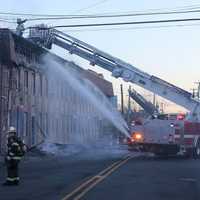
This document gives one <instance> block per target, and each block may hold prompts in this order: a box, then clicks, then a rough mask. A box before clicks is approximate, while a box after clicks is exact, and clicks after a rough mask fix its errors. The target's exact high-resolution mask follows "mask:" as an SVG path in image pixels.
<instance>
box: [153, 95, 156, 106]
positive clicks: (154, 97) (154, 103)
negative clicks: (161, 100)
mask: <svg viewBox="0 0 200 200" xmlns="http://www.w3.org/2000/svg"><path fill="white" fill-rule="evenodd" d="M153 105H154V106H155V107H156V94H155V93H153Z"/></svg>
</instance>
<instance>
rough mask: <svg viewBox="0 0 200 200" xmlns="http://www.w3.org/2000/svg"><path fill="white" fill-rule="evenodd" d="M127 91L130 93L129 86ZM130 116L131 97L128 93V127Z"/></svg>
mask: <svg viewBox="0 0 200 200" xmlns="http://www.w3.org/2000/svg"><path fill="white" fill-rule="evenodd" d="M128 90H129V91H131V86H130V85H129V89H128ZM130 114H131V97H130V94H129V93H128V115H127V122H128V125H129V124H130Z"/></svg>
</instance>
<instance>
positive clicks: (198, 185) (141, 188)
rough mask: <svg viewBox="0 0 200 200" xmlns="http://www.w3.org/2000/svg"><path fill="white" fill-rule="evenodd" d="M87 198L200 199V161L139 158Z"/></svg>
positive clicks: (116, 172)
mask: <svg viewBox="0 0 200 200" xmlns="http://www.w3.org/2000/svg"><path fill="white" fill-rule="evenodd" d="M82 199H84V200H94V199H95V200H102V199H114V200H122V199H123V200H199V199H200V161H199V160H191V159H183V158H178V157H176V158H168V159H163V158H152V157H151V158H148V157H143V156H142V157H138V158H134V159H131V160H129V161H128V162H127V163H126V164H125V165H123V166H122V167H121V168H119V169H118V170H117V171H115V172H114V173H113V174H112V175H111V176H109V177H108V178H106V179H105V180H104V181H103V182H101V183H99V184H98V185H97V186H96V187H95V188H94V189H92V190H91V191H89V192H88V193H87V194H86V196H84V198H82Z"/></svg>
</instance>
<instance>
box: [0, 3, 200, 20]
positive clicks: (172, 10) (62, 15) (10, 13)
mask: <svg viewBox="0 0 200 200" xmlns="http://www.w3.org/2000/svg"><path fill="white" fill-rule="evenodd" d="M104 1H105V0H104ZM198 5H199V6H196V7H192V6H186V7H175V8H163V9H147V10H138V11H129V12H122V13H121V14H122V15H123V14H127V13H138V14H140V13H145V12H150V11H151V12H152V11H153V12H155V11H161V10H163V12H167V11H166V10H170V11H171V12H178V11H182V12H183V11H187V10H188V9H189V11H192V10H194V9H198V10H199V8H200V4H198ZM177 8H178V10H177ZM184 9H187V10H184ZM170 11H169V12H170ZM117 13H119V12H111V13H96V14H89V15H64V14H33V13H13V12H0V15H12V16H31V17H76V16H77V17H79V16H80V17H81V16H99V15H100V16H103V15H117Z"/></svg>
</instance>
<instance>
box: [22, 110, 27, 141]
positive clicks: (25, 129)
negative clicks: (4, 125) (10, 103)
mask: <svg viewBox="0 0 200 200" xmlns="http://www.w3.org/2000/svg"><path fill="white" fill-rule="evenodd" d="M27 135H28V113H27V112H25V113H24V135H23V136H24V137H25V136H27Z"/></svg>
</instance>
